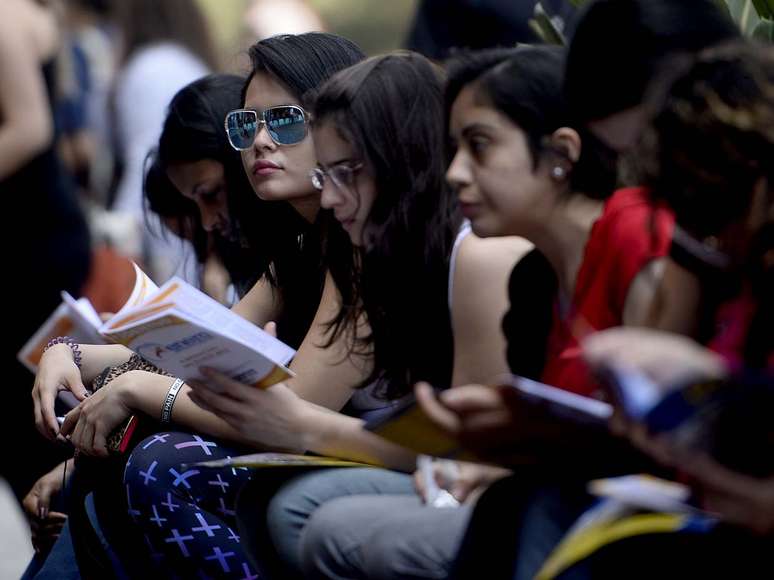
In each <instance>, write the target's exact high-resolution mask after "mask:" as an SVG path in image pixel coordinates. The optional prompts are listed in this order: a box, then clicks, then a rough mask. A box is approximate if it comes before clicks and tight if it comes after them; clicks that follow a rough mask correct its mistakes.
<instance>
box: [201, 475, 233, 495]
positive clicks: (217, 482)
mask: <svg viewBox="0 0 774 580" xmlns="http://www.w3.org/2000/svg"><path fill="white" fill-rule="evenodd" d="M207 483H208V484H209V485H215V486H217V487H219V488H220V492H221V493H226V488H227V487H229V486H230V485H231V484H230V483H228V482H227V481H223V478H222V477H221V476H220V473H218V474H217V479H214V480H212V481H208V482H207Z"/></svg>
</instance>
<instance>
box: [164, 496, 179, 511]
mask: <svg viewBox="0 0 774 580" xmlns="http://www.w3.org/2000/svg"><path fill="white" fill-rule="evenodd" d="M161 505H165V506H167V509H168V510H169V513H175V508H179V507H180V504H179V503H175V502H173V501H172V494H171V493H170V492H167V501H162V502H161Z"/></svg>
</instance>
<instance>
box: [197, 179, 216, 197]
mask: <svg viewBox="0 0 774 580" xmlns="http://www.w3.org/2000/svg"><path fill="white" fill-rule="evenodd" d="M216 185H220V182H219V181H217V180H216V181H213V182H212V183H210V182H209V181H200V182H199V183H197V184H196V185H195V186H194V188H193V190H191V194H192V195H199V194H200V193H203V191H202V190H205V191H206V190H211V189H213V188H214V187H215V186H216Z"/></svg>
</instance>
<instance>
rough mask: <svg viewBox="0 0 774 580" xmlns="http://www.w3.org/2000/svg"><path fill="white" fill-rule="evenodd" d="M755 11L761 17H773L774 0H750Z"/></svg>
mask: <svg viewBox="0 0 774 580" xmlns="http://www.w3.org/2000/svg"><path fill="white" fill-rule="evenodd" d="M752 3H753V6H755V11H756V12H757V13H758V16H760V17H761V18H774V0H752Z"/></svg>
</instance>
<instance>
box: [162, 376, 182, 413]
mask: <svg viewBox="0 0 774 580" xmlns="http://www.w3.org/2000/svg"><path fill="white" fill-rule="evenodd" d="M182 386H183V379H175V382H174V383H172V386H171V387H169V390H168V391H167V396H166V398H165V399H164V406H163V407H161V422H162V423H169V422H170V421H172V407H173V406H174V404H175V399H177V394H178V393H179V392H180V387H182Z"/></svg>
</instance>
